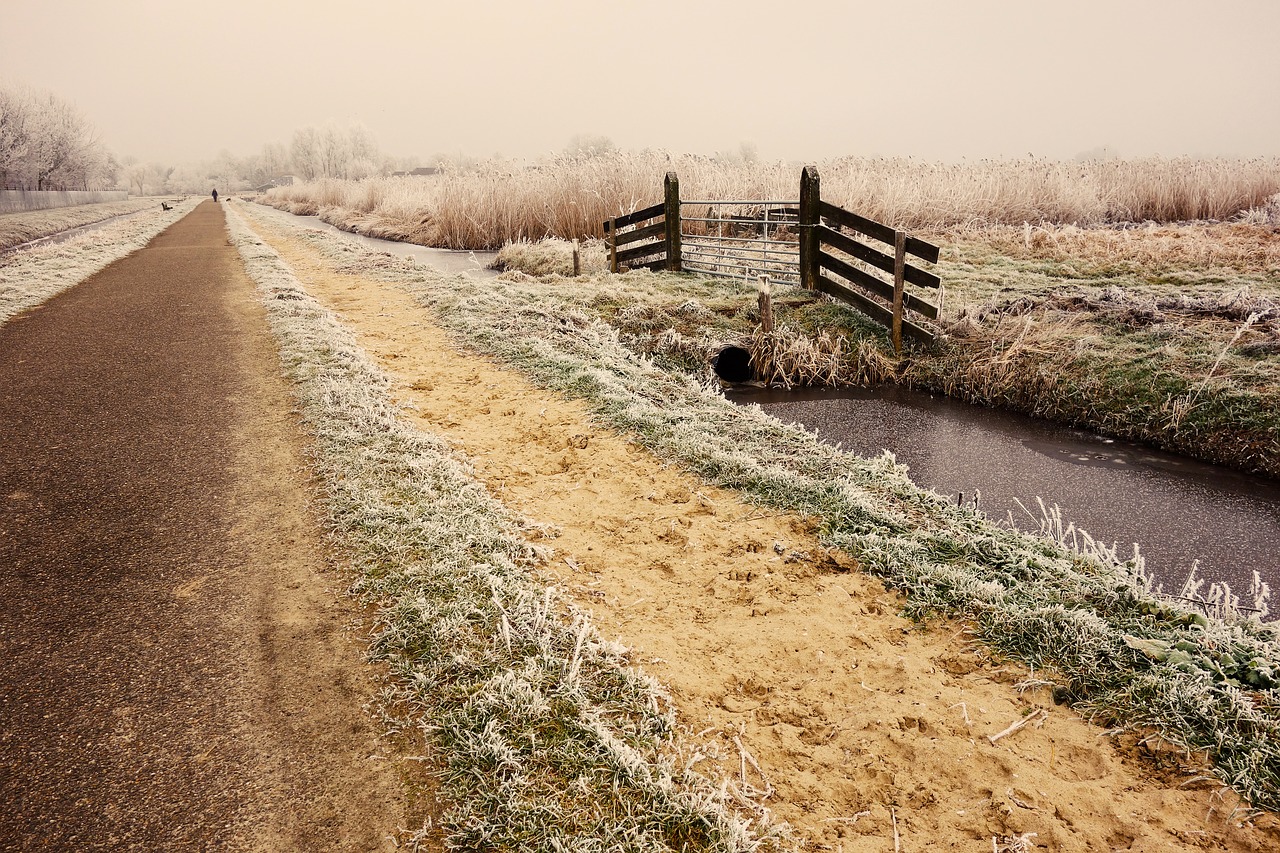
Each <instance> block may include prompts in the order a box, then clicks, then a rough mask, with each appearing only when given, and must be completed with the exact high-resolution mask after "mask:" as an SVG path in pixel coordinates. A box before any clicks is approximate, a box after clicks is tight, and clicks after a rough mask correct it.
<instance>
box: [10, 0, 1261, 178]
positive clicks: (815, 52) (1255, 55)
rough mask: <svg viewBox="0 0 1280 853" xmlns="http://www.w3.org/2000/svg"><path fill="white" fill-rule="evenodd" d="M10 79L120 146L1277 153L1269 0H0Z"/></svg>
mask: <svg viewBox="0 0 1280 853" xmlns="http://www.w3.org/2000/svg"><path fill="white" fill-rule="evenodd" d="M0 80H3V81H5V82H8V83H15V82H16V83H26V84H29V85H32V86H35V87H38V88H44V89H49V90H52V91H54V92H55V93H57V94H58V95H60V96H62V97H63V98H65V99H66V100H69V101H72V102H73V103H75V104H76V105H77V106H78V107H79V108H80V109H81V111H82V112H84V113H85V115H86V116H87V117H88V119H89V120H90V121H91V122H92V123H93V124H94V125H95V126H96V127H97V128H98V130H99V131H100V134H101V137H102V139H103V141H104V142H105V143H106V144H107V146H108V147H109V148H110V149H111V150H112V151H113V152H115V153H116V154H117V156H124V155H133V156H135V157H138V158H141V159H144V160H160V161H163V162H167V163H170V164H172V163H177V162H188V161H196V160H204V159H210V158H212V157H214V156H215V155H217V154H218V152H219V151H222V150H228V151H230V152H231V153H233V154H236V155H245V154H251V153H256V152H257V151H259V150H260V149H261V148H262V146H263V144H264V143H268V142H283V143H287V142H288V141H289V139H290V137H291V136H292V134H293V131H294V130H295V129H297V128H298V127H301V126H304V125H322V124H324V123H325V122H326V121H328V120H334V121H336V122H338V123H340V124H346V123H349V122H355V121H358V122H361V123H363V124H364V125H365V126H366V127H367V128H369V130H370V131H372V133H373V135H374V137H375V138H376V139H377V141H378V144H379V146H380V147H381V149H382V151H383V152H384V153H387V154H392V155H397V156H404V155H413V154H416V155H419V156H421V157H422V158H424V159H425V158H427V157H429V156H430V155H432V154H434V153H437V152H446V153H465V154H469V155H473V156H485V155H490V154H494V153H501V154H503V155H507V156H523V157H534V156H538V155H540V154H544V153H548V152H554V151H559V150H560V149H562V148H563V147H564V146H565V144H566V143H567V142H568V140H569V139H570V137H572V136H573V135H574V134H578V133H588V134H595V135H603V136H607V137H609V138H610V139H612V140H613V141H614V142H615V143H616V144H617V145H618V146H619V147H622V148H646V147H649V148H665V149H669V150H672V151H677V152H697V153H713V152H715V151H736V150H737V149H738V148H739V146H740V145H741V144H742V143H744V142H746V143H751V144H753V145H754V146H755V147H756V148H757V150H758V151H759V154H760V155H761V156H762V157H765V158H769V159H786V160H816V159H821V158H825V157H831V156H838V155H842V154H857V155H885V156H915V157H923V158H927V159H944V160H957V159H960V158H968V159H977V158H983V157H1018V156H1026V155H1029V154H1033V155H1037V156H1046V157H1052V158H1069V157H1072V156H1074V155H1076V154H1078V153H1080V152H1082V151H1086V150H1089V149H1093V148H1096V147H1098V146H1103V145H1106V146H1110V147H1112V148H1113V149H1115V150H1116V151H1118V152H1119V153H1120V154H1121V155H1122V156H1128V157H1132V156H1141V155H1148V154H1163V155H1181V154H1191V155H1210V156H1212V155H1227V156H1256V155H1264V156H1276V155H1280V0H1216V1H1215V2H1206V0H1061V2H1053V3H1049V2H1040V0H972V2H961V0H936V1H935V2H925V0H875V2H858V0H845V2H841V0H789V2H788V0H767V2H762V0H733V2H729V1H728V0H675V2H672V0H644V1H643V2H636V0H630V1H629V2H627V1H626V0H624V1H623V2H620V1H619V0H592V2H579V0H542V2H537V0H525V1H524V2H516V1H515V0H469V2H468V0H448V2H440V1H439V0H412V1H411V0H387V1H386V2H377V0H365V2H359V0H341V2H338V0H216V1H215V2H211V1H210V0H200V2H194V3H193V2H188V0H115V1H114V2H109V1H108V0H102V2H97V1H96V0H0Z"/></svg>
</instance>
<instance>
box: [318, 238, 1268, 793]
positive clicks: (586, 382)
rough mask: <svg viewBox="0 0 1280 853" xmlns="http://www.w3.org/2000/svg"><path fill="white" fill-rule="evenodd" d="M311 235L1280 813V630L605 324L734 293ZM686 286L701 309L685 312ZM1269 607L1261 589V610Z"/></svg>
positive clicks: (498, 352)
mask: <svg viewBox="0 0 1280 853" xmlns="http://www.w3.org/2000/svg"><path fill="white" fill-rule="evenodd" d="M309 239H311V240H314V241H315V244H316V246H317V247H319V248H320V249H321V250H322V251H324V252H327V253H328V255H329V257H330V258H331V259H332V261H333V263H335V264H336V265H337V266H338V267H339V268H340V269H346V270H348V271H351V272H356V273H359V274H360V275H362V276H365V277H376V278H380V279H382V280H384V281H386V282H387V283H388V284H398V285H400V286H403V287H406V288H408V289H409V290H410V292H412V293H414V294H416V295H417V297H418V298H419V299H420V300H421V303H422V304H423V305H424V306H425V307H428V308H430V309H431V310H432V312H433V314H434V316H435V317H436V318H437V319H438V320H439V321H440V322H441V323H443V324H444V325H446V326H447V327H448V328H450V329H451V330H452V331H453V332H454V333H455V334H456V335H457V338H458V340H459V341H461V342H465V344H466V345H467V346H469V347H473V348H476V349H478V350H480V351H482V352H486V353H489V354H491V355H492V356H494V357H495V358H497V359H499V360H501V361H503V362H505V363H507V364H510V365H512V366H515V367H517V368H519V369H520V370H522V371H523V372H525V373H526V374H527V375H528V376H530V377H531V378H533V379H534V380H535V381H536V382H538V383H539V384H541V385H543V386H545V387H547V388H551V389H553V390H556V391H558V392H560V393H563V394H566V395H568V396H571V397H575V398H578V399H581V400H583V401H585V402H586V404H587V405H588V406H590V407H591V409H592V410H593V411H594V413H595V415H596V417H597V418H599V419H600V421H601V422H602V423H604V424H607V425H609V426H610V427H612V428H614V429H616V430H618V431H620V432H622V433H623V434H626V435H629V436H631V437H632V438H633V439H634V440H635V441H637V442H639V443H641V444H642V445H644V446H645V447H647V448H648V449H650V450H651V451H652V452H653V453H655V454H656V455H658V456H659V457H660V458H663V459H666V460H668V461H670V462H672V463H674V464H678V465H680V466H682V467H684V468H686V469H687V470H690V471H692V472H694V473H696V474H697V475H698V476H700V477H702V478H703V479H704V480H706V481H707V482H710V483H712V484H715V485H717V486H721V487H726V488H731V489H736V490H738V491H739V492H741V493H742V494H744V495H746V496H748V497H749V498H750V499H751V500H753V501H755V502H757V503H758V504H760V505H763V506H768V507H776V508H778V509H782V510H786V511H789V512H795V513H798V514H801V515H803V516H806V517H808V518H810V519H811V520H812V521H813V523H814V524H815V526H816V527H817V528H818V530H819V531H820V534H821V536H822V538H823V540H824V541H825V542H826V543H828V544H829V545H832V546H835V547H839V548H841V549H843V550H844V551H846V552H847V553H849V554H850V555H852V556H853V557H855V558H856V559H857V560H858V561H859V563H860V564H861V565H863V566H864V567H865V568H866V569H867V570H869V571H871V572H874V573H875V574H877V575H879V576H881V577H883V578H885V579H886V581H888V582H889V583H890V584H891V585H893V586H895V587H896V588H897V589H899V590H901V591H903V592H904V593H906V595H907V596H908V605H907V607H908V611H909V612H910V613H911V614H912V615H914V616H915V617H917V618H919V619H922V620H927V619H928V618H929V617H930V615H932V614H947V615H950V616H955V617H960V618H963V619H967V620H969V621H970V622H971V623H972V624H973V626H974V629H975V631H976V633H977V634H978V635H979V636H980V637H981V638H982V639H983V640H984V641H985V642H986V643H988V644H989V645H990V646H991V647H992V648H994V649H995V650H997V651H998V652H999V653H1000V654H1002V655H1005V656H1007V657H1009V658H1011V659H1014V660H1017V661H1020V662H1023V663H1025V664H1028V665H1030V666H1033V667H1035V668H1036V671H1037V673H1038V674H1042V675H1043V677H1045V678H1046V679H1051V680H1052V681H1053V683H1054V685H1055V687H1056V694H1057V696H1058V698H1059V699H1060V701H1063V702H1069V703H1071V704H1073V705H1074V706H1075V707H1076V708H1078V709H1080V710H1082V711H1084V712H1085V713H1087V714H1091V715H1093V716H1094V717H1095V718H1097V719H1098V720H1099V721H1101V722H1105V723H1107V724H1108V725H1116V726H1121V727H1133V728H1136V729H1138V730H1140V731H1141V732H1142V733H1143V734H1144V735H1147V736H1151V737H1156V738H1162V739H1164V740H1165V741H1167V742H1169V743H1172V744H1175V745H1177V746H1179V747H1181V748H1183V749H1186V750H1188V751H1191V752H1195V753H1198V754H1201V755H1203V756H1204V757H1205V758H1206V759H1207V760H1208V761H1209V762H1210V763H1211V764H1212V765H1213V766H1214V768H1215V772H1216V773H1217V774H1218V776H1219V778H1221V779H1222V780H1223V781H1224V783H1225V784H1229V785H1230V786H1232V787H1233V788H1234V789H1235V790H1237V791H1239V792H1240V793H1241V794H1242V795H1243V796H1245V797H1246V798H1248V799H1249V800H1250V801H1251V802H1252V803H1253V804H1254V805H1255V806H1257V807H1259V808H1264V809H1270V810H1275V809H1277V808H1278V807H1280V773H1277V770H1276V768H1278V767H1280V682H1278V681H1277V674H1278V673H1280V645H1278V640H1277V637H1276V634H1275V633H1274V631H1273V629H1272V628H1270V627H1266V626H1263V625H1260V624H1258V623H1257V622H1254V621H1250V620H1248V619H1243V618H1240V617H1237V616H1231V617H1230V618H1228V619H1226V620H1222V619H1216V618H1208V617H1205V616H1203V615H1201V614H1199V613H1195V612H1189V611H1186V610H1183V609H1181V608H1180V607H1178V606H1177V605H1174V604H1170V603H1168V602H1165V601H1163V600H1161V599H1160V598H1159V597H1158V596H1156V595H1154V594H1152V592H1151V590H1150V589H1149V586H1148V585H1147V582H1146V580H1145V579H1144V578H1143V576H1142V574H1141V571H1140V567H1139V566H1137V565H1135V564H1133V563H1123V562H1119V561H1117V560H1116V559H1115V558H1114V555H1111V554H1109V553H1107V552H1106V550H1105V549H1104V548H1101V547H1098V546H1086V547H1087V553H1079V552H1076V551H1072V550H1070V549H1068V548H1066V547H1065V546H1064V545H1062V544H1061V543H1056V542H1051V541H1046V540H1043V539H1039V538H1034V537H1030V536H1026V535H1022V534H1019V533H1016V532H1012V531H1008V530H1004V529H1000V528H997V527H995V526H994V525H992V524H991V523H990V522H988V521H987V520H986V519H985V518H983V517H982V516H980V515H979V514H977V513H975V512H973V511H971V510H969V509H967V508H960V507H956V506H954V505H952V504H950V503H949V502H948V501H947V500H945V499H943V498H941V497H939V496H937V495H934V494H932V493H927V492H923V491H921V490H920V489H918V488H917V487H915V486H914V485H913V484H912V483H911V482H910V480H909V479H908V478H907V477H906V475H905V473H904V472H903V471H902V470H901V469H900V468H898V467H897V466H896V465H895V464H894V463H893V461H892V459H891V458H889V457H881V458H878V459H862V458H858V457H855V456H852V455H849V454H846V453H842V452H840V451H839V450H837V449H834V448H831V447H828V446H826V445H823V444H822V443H820V442H818V441H817V440H816V439H815V438H814V437H813V436H812V435H810V434H808V433H807V432H805V431H804V430H801V429H797V428H793V427H788V426H786V425H783V424H781V423H780V422H778V421H777V420H775V419H773V418H770V417H768V416H766V415H764V414H763V413H762V412H760V411H759V410H757V409H747V410H743V409H741V408H739V407H736V406H733V405H732V404H730V403H728V402H727V401H725V400H724V399H723V398H722V397H721V396H720V395H719V394H718V393H716V392H715V391H713V390H709V389H708V387H707V386H706V385H705V384H704V383H702V382H701V381H699V380H698V379H697V378H694V377H691V376H689V375H688V374H686V373H684V372H682V371H678V370H673V369H670V366H664V364H662V363H661V361H660V360H658V359H652V358H649V357H646V356H644V355H642V354H640V353H638V352H637V351H636V349H635V348H634V347H633V346H630V345H628V344H627V343H626V342H625V341H624V340H623V337H624V336H623V333H622V332H620V331H619V329H618V327H616V326H614V325H611V324H610V323H607V322H605V321H604V320H603V319H602V317H601V310H602V308H604V307H605V306H608V305H610V304H613V305H618V306H623V305H625V306H629V307H631V308H634V313H635V321H634V322H636V323H640V322H643V318H644V316H645V314H646V312H649V311H651V310H654V309H655V307H656V308H657V309H660V310H662V311H665V312H672V313H680V314H684V315H687V316H689V317H698V318H701V319H703V320H707V319H709V318H710V317H712V316H717V317H723V315H721V314H718V313H717V312H716V310H715V308H714V307H712V306H709V305H707V304H704V303H703V302H702V301H701V300H700V299H699V298H698V297H697V295H696V294H697V292H698V288H703V289H705V293H707V294H708V295H709V296H710V295H712V294H715V293H720V294H723V285H722V284H721V283H710V282H701V283H699V282H698V281H697V280H692V279H690V278H688V277H680V276H658V275H652V274H647V273H632V274H627V275H624V276H616V277H607V278H601V279H600V280H597V281H595V282H594V283H592V284H591V285H590V286H588V284H587V283H586V282H582V281H564V280H555V279H550V280H540V281H535V280H530V279H527V278H526V279H521V278H520V277H519V276H515V277H513V278H514V279H515V280H508V281H499V282H496V283H495V282H482V283H478V282H474V281H468V280H465V279H460V278H450V277H447V276H442V275H438V274H435V273H433V272H430V271H424V270H417V269H411V268H409V267H407V266H406V265H405V264H403V263H402V262H400V261H398V260H394V259H391V258H388V257H386V256H377V255H371V254H369V253H367V252H363V251H362V250H359V249H358V248H355V247H352V246H349V245H346V244H343V243H341V242H339V241H335V240H333V239H331V238H329V237H326V236H324V235H320V234H310V235H309ZM676 286H678V287H680V288H691V289H692V290H691V291H682V295H683V294H684V293H685V292H692V293H693V294H694V295H691V296H689V297H688V298H686V299H684V300H683V301H681V302H679V303H677V304H675V305H671V304H670V298H669V294H670V288H672V287H676ZM626 310H627V309H626V308H622V309H620V310H619V311H618V312H617V314H618V315H621V314H622V313H623V312H624V311H626ZM822 310H827V309H822ZM716 322H720V321H715V320H711V324H710V325H714V324H715V323H716ZM701 327H702V328H706V327H707V325H706V324H704V325H702V326H701ZM1265 599H1266V590H1264V589H1261V588H1259V589H1257V590H1256V596H1255V597H1254V600H1253V601H1252V602H1251V603H1258V604H1264V603H1265ZM482 633H483V632H482ZM490 642H493V641H490Z"/></svg>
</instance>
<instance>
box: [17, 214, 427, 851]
mask: <svg viewBox="0 0 1280 853" xmlns="http://www.w3.org/2000/svg"><path fill="white" fill-rule="evenodd" d="M279 372H280V371H279V360H278V356H277V354H276V351H275V349H274V344H273V342H272V341H271V339H270V336H269V333H268V332H267V327H266V321H265V315H264V313H263V311H262V309H261V307H260V306H259V305H258V303H257V302H256V301H255V297H254V290H253V285H252V283H251V282H250V281H249V280H248V278H247V277H246V276H245V274H244V271H243V267H242V265H241V261H240V258H239V256H238V254H237V253H236V252H235V250H234V249H233V248H231V246H230V244H229V242H228V239H227V234H226V231H225V225H224V218H223V215H222V210H221V208H220V207H218V206H215V205H214V204H213V203H212V202H206V203H204V204H203V205H201V206H200V207H197V208H196V210H195V211H194V212H193V213H191V214H190V215H189V216H187V217H186V218H184V219H182V220H181V221H179V222H178V223H177V224H175V225H173V226H172V227H171V228H169V229H168V230H167V231H165V232H164V233H163V234H161V235H160V236H158V237H157V238H156V239H155V240H154V241H153V242H152V243H151V244H150V245H149V246H148V247H147V248H146V249H143V250H142V251H140V252H137V253H135V254H134V255H132V256H130V257H128V258H125V259H123V260H121V261H119V262H117V263H115V264H113V265H112V266H110V267H108V268H107V269H105V270H103V271H102V272H101V273H99V274H97V275H95V276H93V277H92V278H90V279H89V280H87V281H85V282H84V283H82V284H81V285H79V286H77V287H75V288H73V289H71V290H69V291H67V292H65V293H63V294H62V295H60V296H58V297H56V298H54V299H52V300H50V301H49V302H47V303H45V304H44V305H42V306H40V307H38V308H36V309H33V310H31V311H28V312H26V313H25V314H23V315H19V316H18V317H16V318H14V319H13V320H12V321H10V322H9V323H8V324H6V325H4V326H3V327H0V435H2V436H3V440H4V453H3V456H2V457H0V587H2V588H3V590H4V595H3V596H2V597H0V803H3V806H0V849H5V850H41V851H43V850H72V849H74V850H113V851H118V850H148V851H150V850H168V851H172V850H207V849H226V850H319V849H326V850H328V849H333V850H352V851H356V850H359V851H369V850H380V849H394V846H395V845H394V842H393V841H392V840H391V836H393V835H394V834H395V833H396V831H397V828H398V827H405V826H414V825H415V823H416V822H418V821H419V820H420V818H421V815H420V814H416V813H414V812H416V811H417V809H418V805H417V804H416V803H414V802H411V801H410V800H409V798H408V795H407V794H406V793H405V792H406V785H405V784H404V781H405V780H404V778H402V775H403V774H404V773H407V772H409V771H403V769H402V766H403V762H400V761H399V760H398V759H397V758H396V756H394V755H391V756H388V755H387V751H388V747H387V746H386V744H384V743H383V742H382V741H381V740H380V739H379V736H378V732H377V730H376V727H375V726H374V724H373V723H372V721H371V720H370V719H369V718H368V717H367V716H366V715H365V714H364V712H363V711H362V710H361V706H362V704H363V703H364V702H366V701H368V699H369V697H370V696H371V695H372V693H373V692H374V690H375V689H376V679H377V677H378V675H377V673H375V672H374V671H373V668H372V667H370V666H369V665H368V664H366V663H364V661H363V660H362V649H363V645H364V644H363V641H362V639H361V637H360V636H359V632H358V631H357V630H355V629H353V627H352V623H353V620H355V619H357V618H359V617H360V615H361V614H360V613H359V612H358V610H356V609H355V607H354V606H353V603H352V601H351V600H350V599H348V598H347V597H346V596H345V595H344V594H343V589H344V588H345V586H346V581H345V580H344V579H343V578H342V577H341V576H340V575H339V573H338V572H337V571H336V570H335V568H333V566H332V565H331V561H330V560H329V559H328V557H327V555H326V553H325V550H324V547H323V544H322V543H323V541H324V540H323V537H322V532H321V530H320V529H319V526H318V523H317V521H316V519H317V517H318V514H317V513H316V512H315V511H314V509H313V507H311V506H310V505H309V496H310V494H311V486H310V484H309V483H308V480H307V475H306V469H305V458H304V455H303V441H302V434H301V431H300V428H299V425H298V423H297V422H296V419H295V416H294V414H293V413H292V407H293V404H292V401H291V399H290V397H289V389H288V387H287V385H286V383H285V382H284V381H283V380H282V379H281V378H280V375H279ZM414 772H416V771H414Z"/></svg>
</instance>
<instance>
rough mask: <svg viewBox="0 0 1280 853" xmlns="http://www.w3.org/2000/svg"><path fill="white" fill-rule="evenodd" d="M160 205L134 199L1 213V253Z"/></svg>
mask: <svg viewBox="0 0 1280 853" xmlns="http://www.w3.org/2000/svg"><path fill="white" fill-rule="evenodd" d="M149 207H155V208H157V209H158V208H159V207H160V200H159V199H152V198H131V199H129V200H128V201H114V202H108V203H105V204H82V205H76V206H75V207H56V208H52V209H50V210H32V211H24V212H22V213H0V252H2V251H4V250H5V249H11V248H13V247H14V246H20V245H22V244H23V243H27V242H30V241H32V240H38V239H40V238H41V237H48V236H50V235H51V234H57V233H58V232H60V231H66V230H68V229H70V228H80V227H81V226H84V225H92V224H93V223H95V222H101V221H103V220H104V219H111V218H112V217H115V216H122V215H124V214H127V213H134V212H136V211H139V210H146V209H147V208H149Z"/></svg>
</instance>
